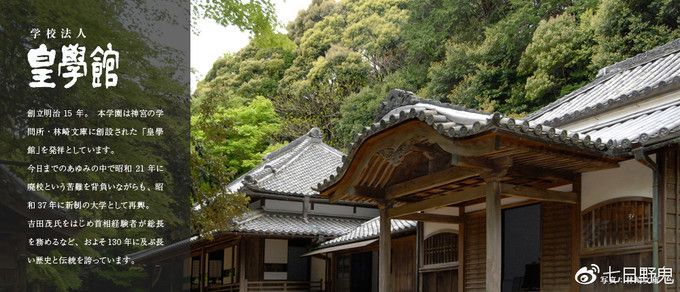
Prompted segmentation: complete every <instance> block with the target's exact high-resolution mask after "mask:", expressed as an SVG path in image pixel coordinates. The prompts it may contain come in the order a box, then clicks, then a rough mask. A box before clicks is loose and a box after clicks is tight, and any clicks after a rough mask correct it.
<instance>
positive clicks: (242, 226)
mask: <svg viewBox="0 0 680 292" xmlns="http://www.w3.org/2000/svg"><path fill="white" fill-rule="evenodd" d="M362 222H364V221H363V220H359V219H348V218H338V217H325V216H312V215H309V216H307V220H305V219H304V217H303V216H302V215H300V214H284V213H269V212H263V211H253V212H251V213H249V214H247V215H245V217H244V219H242V220H239V221H238V222H237V223H236V225H235V227H234V228H233V229H232V230H231V231H232V232H243V233H259V234H266V235H288V236H290V235H293V236H323V237H331V236H338V235H342V234H344V233H345V232H347V231H349V230H352V229H353V228H356V227H357V226H359V224H361V223H362Z"/></svg>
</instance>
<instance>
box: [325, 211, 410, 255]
mask: <svg viewBox="0 0 680 292" xmlns="http://www.w3.org/2000/svg"><path fill="white" fill-rule="evenodd" d="M379 220H380V217H375V218H373V219H371V220H368V221H366V222H364V223H362V224H361V225H359V226H358V227H356V228H355V229H353V230H351V231H349V232H347V233H345V234H343V235H341V236H338V237H336V238H333V239H331V240H328V241H325V242H323V243H321V244H320V245H319V246H318V247H317V248H315V249H322V248H328V247H332V246H338V245H343V244H348V243H353V242H359V241H364V240H369V239H374V238H377V237H378V236H379V235H380V228H379V225H378V221H379ZM390 223H391V226H390V230H391V231H392V235H393V236H399V235H402V234H405V233H409V232H413V231H415V230H416V226H417V221H412V220H402V219H391V221H390Z"/></svg>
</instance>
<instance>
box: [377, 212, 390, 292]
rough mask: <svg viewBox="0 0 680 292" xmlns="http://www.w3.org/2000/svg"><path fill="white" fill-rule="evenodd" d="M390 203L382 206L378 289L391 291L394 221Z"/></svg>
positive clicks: (383, 291)
mask: <svg viewBox="0 0 680 292" xmlns="http://www.w3.org/2000/svg"><path fill="white" fill-rule="evenodd" d="M388 209H389V205H388V204H384V205H381V206H380V240H379V241H380V246H379V249H378V250H379V251H380V253H379V256H378V291H379V292H390V291H392V288H391V277H390V266H391V260H392V223H391V220H390V217H389V216H388V214H387V210H388Z"/></svg>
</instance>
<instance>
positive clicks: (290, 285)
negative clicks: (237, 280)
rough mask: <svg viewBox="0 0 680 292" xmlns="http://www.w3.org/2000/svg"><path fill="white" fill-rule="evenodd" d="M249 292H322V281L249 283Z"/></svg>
mask: <svg viewBox="0 0 680 292" xmlns="http://www.w3.org/2000/svg"><path fill="white" fill-rule="evenodd" d="M246 283H247V285H246V287H248V291H258V292H278V291H291V292H293V291H294V292H312V291H322V290H321V287H322V283H321V281H247V282H246Z"/></svg>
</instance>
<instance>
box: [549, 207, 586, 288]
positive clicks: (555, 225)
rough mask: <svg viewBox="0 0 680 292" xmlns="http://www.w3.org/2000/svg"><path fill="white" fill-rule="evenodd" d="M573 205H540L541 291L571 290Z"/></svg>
mask: <svg viewBox="0 0 680 292" xmlns="http://www.w3.org/2000/svg"><path fill="white" fill-rule="evenodd" d="M574 208H576V207H575V206H574V205H569V204H561V203H542V204H541V291H569V290H570V289H571V287H572V282H573V281H574V280H573V278H572V277H573V272H572V259H573V258H572V255H571V253H572V251H573V249H572V245H574V244H576V243H575V242H574V241H573V240H572V235H573V232H572V228H573V226H572V225H573V224H576V223H577V222H578V219H577V218H576V216H575V212H574Z"/></svg>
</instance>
